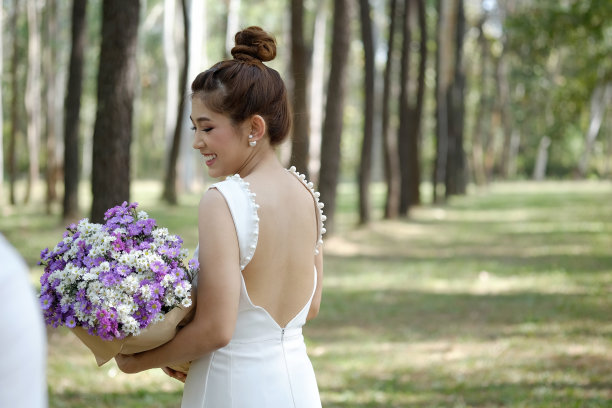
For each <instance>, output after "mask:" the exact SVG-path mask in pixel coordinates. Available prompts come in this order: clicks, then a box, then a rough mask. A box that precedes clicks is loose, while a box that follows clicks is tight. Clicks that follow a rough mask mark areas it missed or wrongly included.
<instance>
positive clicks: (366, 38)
mask: <svg viewBox="0 0 612 408" xmlns="http://www.w3.org/2000/svg"><path fill="white" fill-rule="evenodd" d="M359 10H360V13H359V14H360V16H361V38H362V42H363V49H364V62H365V75H364V88H365V94H364V99H365V100H364V112H363V141H362V143H361V162H360V165H359V177H358V179H359V223H360V224H366V223H368V222H369V221H370V178H371V174H372V145H373V141H374V98H375V95H374V75H375V72H374V70H375V66H374V58H375V56H374V34H373V33H372V17H371V15H370V2H369V0H359Z"/></svg>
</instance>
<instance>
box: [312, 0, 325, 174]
mask: <svg viewBox="0 0 612 408" xmlns="http://www.w3.org/2000/svg"><path fill="white" fill-rule="evenodd" d="M325 4H326V2H325V1H322V0H319V7H318V8H317V14H316V17H315V25H314V35H313V46H312V64H310V69H311V74H310V78H311V80H310V108H309V112H310V126H309V127H310V151H309V156H310V161H309V164H308V166H309V169H308V170H309V172H308V174H309V175H310V180H311V181H312V182H313V183H315V184H318V182H319V169H320V166H321V123H323V93H324V87H325V70H326V68H325V43H326V41H325V31H326V25H327V7H326V6H325Z"/></svg>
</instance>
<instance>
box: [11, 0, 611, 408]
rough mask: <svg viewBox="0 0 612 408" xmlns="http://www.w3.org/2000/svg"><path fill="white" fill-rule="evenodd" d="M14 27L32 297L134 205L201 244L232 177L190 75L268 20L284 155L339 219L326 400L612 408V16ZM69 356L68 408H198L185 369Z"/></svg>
mask: <svg viewBox="0 0 612 408" xmlns="http://www.w3.org/2000/svg"><path fill="white" fill-rule="evenodd" d="M1 17H2V18H1V19H0V22H1V27H0V34H1V35H2V38H1V40H0V44H1V47H0V53H1V55H2V58H1V61H2V67H1V72H2V78H1V80H2V88H1V92H2V94H1V98H0V101H1V103H2V109H1V110H0V111H1V112H2V115H0V128H1V129H2V132H0V147H1V150H2V155H0V161H1V163H0V182H1V183H2V184H1V185H0V215H1V217H0V232H1V233H2V234H4V235H6V236H7V238H8V239H9V241H10V242H11V243H13V244H14V245H15V246H16V247H17V248H18V249H19V250H20V252H21V253H22V254H23V255H24V258H25V259H26V261H27V263H28V265H29V266H30V268H31V272H32V273H31V279H32V281H33V283H34V285H35V286H36V283H35V282H36V281H37V279H38V277H39V276H40V273H41V272H42V271H41V268H40V267H38V266H36V261H37V257H38V253H39V251H40V250H41V249H42V248H44V247H46V246H53V245H54V244H55V242H57V240H58V239H59V237H60V235H61V232H62V231H63V227H64V225H66V224H67V223H68V222H69V221H74V220H76V219H79V218H81V217H89V218H91V219H93V220H98V221H99V220H100V219H101V215H102V213H103V211H104V210H105V209H106V208H109V207H111V206H112V205H115V204H116V203H120V202H122V201H124V200H130V201H134V200H137V201H139V202H141V205H142V206H146V207H147V208H146V209H147V210H150V213H151V214H152V216H154V217H155V218H156V219H157V220H158V221H159V222H160V223H162V224H164V225H166V226H168V227H169V228H170V229H171V230H172V231H176V233H179V234H180V235H181V236H182V237H183V238H185V242H186V243H187V244H188V245H189V248H190V249H191V248H193V247H194V246H195V244H196V239H197V238H196V236H195V235H196V234H195V229H194V227H193V226H194V225H195V223H196V222H197V220H196V219H195V214H196V211H195V208H196V207H197V201H198V198H199V195H200V194H201V192H202V191H203V190H204V189H205V187H206V186H207V185H208V184H210V183H211V182H212V181H213V180H210V179H208V178H207V177H206V175H205V169H204V168H203V166H202V164H201V161H200V160H201V158H200V157H199V155H198V153H197V152H194V151H192V150H193V149H192V148H191V137H192V133H191V132H190V129H189V128H190V126H191V125H190V124H189V120H188V115H189V110H190V104H189V91H188V87H189V84H190V80H191V79H192V78H194V77H195V75H196V74H197V73H198V72H200V71H202V70H204V69H206V68H208V67H209V66H210V65H212V64H213V63H214V62H216V61H218V60H220V59H223V58H227V57H228V55H229V51H228V50H229V48H231V46H232V45H233V34H234V33H235V32H236V31H238V30H239V29H240V28H243V27H246V26H249V25H260V26H262V27H263V28H264V29H266V30H268V31H270V32H271V33H273V34H275V36H276V38H277V41H278V57H277V59H276V60H274V61H273V62H271V63H270V65H271V66H272V67H274V68H276V69H278V70H279V72H280V73H281V75H282V76H283V77H284V78H285V80H286V82H287V85H288V88H289V91H290V94H291V99H292V103H293V107H294V114H295V115H294V128H293V135H292V136H293V139H292V141H289V142H287V143H286V144H284V145H283V146H281V147H280V149H279V152H278V154H279V155H280V157H281V159H282V161H283V163H286V164H287V165H288V166H289V165H291V164H293V165H295V166H296V167H298V170H300V171H301V172H303V173H307V174H308V176H309V178H311V179H312V180H313V181H314V182H315V184H316V186H317V187H318V189H319V190H320V191H321V196H322V200H323V201H324V202H325V204H326V205H325V213H326V214H327V216H328V221H327V223H326V224H327V225H326V226H327V229H328V232H329V234H328V237H327V238H326V259H325V262H326V281H325V282H326V283H325V285H326V286H325V288H326V289H325V290H326V292H325V301H324V304H323V307H322V310H321V316H320V318H318V319H316V320H315V321H313V322H312V324H311V325H310V327H309V332H308V333H307V340H308V342H309V350H311V358H312V360H313V364H314V365H315V368H316V369H317V375H318V378H319V382H320V386H321V393H322V399H323V401H324V404H325V406H328V407H378V406H388V407H400V406H401V407H403V406H407V405H410V406H423V407H425V406H427V407H433V406H445V407H448V406H475V407H490V406H517V407H524V406H530V407H536V406H542V407H558V406H612V402H610V401H612V394H611V393H610V389H611V387H610V386H609V384H610V383H612V377H611V374H610V371H609V364H610V358H609V356H610V353H611V350H610V348H611V345H610V343H609V335H610V333H611V330H612V328H611V327H610V324H609V310H610V307H612V304H611V302H612V300H611V299H610V296H609V290H610V289H609V288H611V287H612V280H611V278H610V276H612V274H610V272H611V271H612V269H611V265H612V262H611V258H610V251H609V249H610V247H611V245H612V242H611V239H612V234H611V232H612V231H611V230H610V228H611V227H610V226H611V225H612V222H610V220H612V213H611V212H610V206H609V204H607V203H609V200H610V194H611V185H610V183H609V179H610V174H611V172H612V168H611V166H612V162H611V161H612V114H611V112H610V108H611V106H612V58H610V55H612V7H610V5H609V1H607V0H590V1H587V0H583V1H580V0H562V1H553V0H539V1H536V0H516V1H511V0H482V1H480V0H439V1H433V0H360V1H348V0H304V1H298V0H291V1H288V2H278V1H272V0H261V1H257V2H248V3H247V2H245V1H241V0H226V1H219V2H213V1H197V0H191V1H190V0H180V1H179V0H140V1H134V0H130V1H125V0H123V1H121V0H104V1H102V0H89V1H85V0H75V1H72V2H67V1H64V2H61V1H57V0H46V1H37V0H27V1H20V0H3V1H2V16H1ZM143 209H145V208H143ZM381 219H384V220H382V221H381ZM48 336H49V370H48V381H49V390H50V402H51V404H50V405H51V406H74V407H80V406H109V407H110V406H135V407H136V406H142V404H143V401H145V402H146V404H147V405H148V406H160V407H170V406H176V405H177V401H178V400H179V399H180V386H179V385H178V384H173V383H169V382H168V379H167V378H164V377H163V375H162V374H160V373H152V372H151V373H143V374H142V375H140V376H138V377H127V376H123V375H122V374H121V373H118V371H117V369H116V367H115V366H114V365H110V366H109V365H107V366H105V367H103V368H98V367H96V366H95V364H94V363H93V362H92V361H91V356H90V355H89V354H88V353H87V350H85V349H84V348H83V346H82V345H80V344H79V343H78V342H77V341H76V340H75V339H73V338H72V337H71V336H70V333H69V332H67V331H62V330H51V329H50V330H49V331H48ZM589 404H590V405H589Z"/></svg>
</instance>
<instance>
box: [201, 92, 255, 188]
mask: <svg viewBox="0 0 612 408" xmlns="http://www.w3.org/2000/svg"><path fill="white" fill-rule="evenodd" d="M191 122H192V123H193V126H194V127H193V130H194V140H193V148H194V149H196V150H199V151H200V153H201V154H202V156H204V160H205V162H206V166H207V167H208V175H209V176H210V177H212V178H219V177H223V176H229V175H232V174H234V173H236V172H237V171H238V169H240V168H241V166H242V165H243V163H244V162H245V160H246V159H247V157H248V153H249V151H248V148H249V144H248V135H249V129H248V121H245V122H244V123H242V124H240V125H238V126H236V125H234V124H232V121H231V120H230V118H229V117H228V116H225V115H223V114H220V113H217V112H213V111H211V110H210V109H209V108H208V107H207V106H206V104H205V103H204V101H202V99H201V98H199V97H198V96H194V97H193V98H192V99H191Z"/></svg>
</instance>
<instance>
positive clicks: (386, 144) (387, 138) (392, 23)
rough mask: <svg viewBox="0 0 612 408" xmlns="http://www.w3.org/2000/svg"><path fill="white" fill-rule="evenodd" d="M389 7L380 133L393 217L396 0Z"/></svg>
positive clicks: (388, 212) (388, 214)
mask: <svg viewBox="0 0 612 408" xmlns="http://www.w3.org/2000/svg"><path fill="white" fill-rule="evenodd" d="M389 7H390V9H389V38H388V43H387V63H386V66H385V74H384V82H383V101H382V103H383V106H382V135H383V155H384V162H385V181H386V184H387V195H386V203H385V218H386V219H394V218H397V217H398V215H399V203H400V165H399V155H398V151H397V137H396V135H394V133H393V132H392V131H391V129H390V127H391V126H390V123H389V122H390V120H389V118H390V116H391V114H390V108H389V105H390V103H391V82H392V78H393V74H392V72H393V57H394V54H395V45H394V44H395V41H394V39H395V31H396V21H397V0H391V2H390V6H389Z"/></svg>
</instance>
